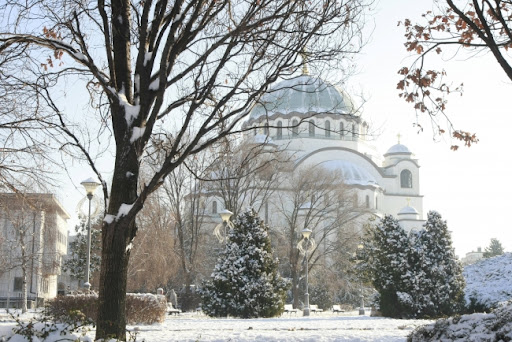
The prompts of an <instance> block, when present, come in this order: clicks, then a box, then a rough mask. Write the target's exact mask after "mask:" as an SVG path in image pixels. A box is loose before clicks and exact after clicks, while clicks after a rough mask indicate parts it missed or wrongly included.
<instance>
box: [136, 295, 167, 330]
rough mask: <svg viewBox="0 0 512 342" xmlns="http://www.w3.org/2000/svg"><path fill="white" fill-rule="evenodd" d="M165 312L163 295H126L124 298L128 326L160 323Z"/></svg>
mask: <svg viewBox="0 0 512 342" xmlns="http://www.w3.org/2000/svg"><path fill="white" fill-rule="evenodd" d="M166 311H167V301H166V299H165V296H163V295H154V294H151V293H128V294H127V296H126V321H127V322H128V324H153V323H157V322H158V323H162V322H163V321H164V319H165V314H166Z"/></svg>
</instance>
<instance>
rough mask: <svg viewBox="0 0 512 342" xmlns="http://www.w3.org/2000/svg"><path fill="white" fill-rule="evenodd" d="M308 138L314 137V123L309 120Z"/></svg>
mask: <svg viewBox="0 0 512 342" xmlns="http://www.w3.org/2000/svg"><path fill="white" fill-rule="evenodd" d="M309 136H310V137H314V136H315V121H313V120H309Z"/></svg>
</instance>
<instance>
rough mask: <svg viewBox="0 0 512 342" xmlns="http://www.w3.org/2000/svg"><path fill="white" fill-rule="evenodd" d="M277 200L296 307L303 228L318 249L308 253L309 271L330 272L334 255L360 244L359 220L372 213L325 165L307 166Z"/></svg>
mask: <svg viewBox="0 0 512 342" xmlns="http://www.w3.org/2000/svg"><path fill="white" fill-rule="evenodd" d="M281 187H282V191H279V192H278V194H279V196H278V199H277V200H276V201H275V203H274V205H275V206H276V208H277V210H278V212H279V215H280V217H282V218H284V221H283V222H282V224H283V225H284V226H283V227H281V228H280V229H276V232H275V233H278V234H280V238H279V240H280V244H282V245H283V248H279V250H281V253H282V254H281V255H280V256H279V257H280V260H281V264H282V265H285V266H286V269H284V270H283V274H284V275H286V276H288V277H289V278H291V280H292V296H293V304H294V306H295V307H298V305H299V300H300V298H299V282H300V280H301V279H302V274H303V271H304V270H303V269H302V255H301V253H300V250H299V249H298V248H297V243H298V242H299V240H300V239H301V237H302V236H301V232H302V230H303V229H306V228H308V229H311V230H312V231H313V233H312V235H311V237H312V238H313V239H314V240H315V246H314V247H313V249H312V250H311V251H309V252H308V264H309V270H311V271H315V269H319V268H322V269H324V270H326V269H329V268H330V267H332V266H333V265H334V257H333V255H334V254H335V253H336V252H337V251H339V250H340V249H341V250H343V249H345V250H348V249H353V245H354V242H357V237H358V236H359V235H360V232H358V230H357V227H358V223H359V222H358V219H360V218H362V217H364V216H365V215H366V214H368V213H369V210H368V209H366V208H363V207H361V206H360V205H359V203H358V201H357V199H356V198H357V197H356V195H357V194H356V190H355V189H353V188H350V187H349V186H347V185H346V184H344V183H343V176H342V174H341V173H339V172H337V171H330V170H326V169H324V168H322V167H321V166H304V167H302V168H301V169H297V170H295V172H294V173H293V174H292V175H291V176H290V177H289V179H288V181H287V182H286V183H285V184H283V185H282V186H281Z"/></svg>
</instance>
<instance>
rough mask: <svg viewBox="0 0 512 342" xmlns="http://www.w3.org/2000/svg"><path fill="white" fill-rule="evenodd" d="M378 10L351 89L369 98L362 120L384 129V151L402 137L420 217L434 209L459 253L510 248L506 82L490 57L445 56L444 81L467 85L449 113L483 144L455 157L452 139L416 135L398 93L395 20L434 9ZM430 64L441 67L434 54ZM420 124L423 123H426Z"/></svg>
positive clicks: (392, 3)
mask: <svg viewBox="0 0 512 342" xmlns="http://www.w3.org/2000/svg"><path fill="white" fill-rule="evenodd" d="M376 7H377V15H376V16H375V17H373V20H374V27H375V30H374V32H373V35H372V38H371V41H370V43H369V44H368V45H367V46H366V48H365V50H364V54H363V55H362V56H361V57H360V58H359V61H358V62H359V63H358V64H359V67H360V73H359V74H358V75H356V76H355V77H353V78H351V80H350V81H349V87H354V88H356V89H357V88H358V87H359V88H360V89H362V90H363V91H364V93H365V94H366V95H367V96H368V102H367V103H366V105H365V108H364V117H365V118H366V119H369V120H370V121H372V122H373V124H374V125H375V126H376V127H380V126H381V125H382V129H383V132H382V134H381V135H380V136H379V137H378V145H377V146H379V148H380V150H381V152H382V153H384V152H386V150H387V148H389V147H390V146H391V145H393V144H395V143H396V142H397V134H398V133H400V134H401V135H402V137H401V143H403V144H405V145H406V146H408V147H409V149H410V150H411V151H412V152H413V153H414V154H415V156H416V158H418V159H419V162H420V165H421V169H420V172H421V174H420V177H421V179H420V186H421V192H422V194H423V195H424V196H425V197H424V212H425V216H426V212H427V211H428V210H437V211H439V212H440V213H441V215H442V216H443V218H444V219H446V220H447V221H448V227H449V229H450V230H451V231H452V233H453V235H452V238H453V243H454V247H455V249H456V253H457V255H459V256H461V257H462V256H464V255H465V254H466V253H467V252H470V251H472V250H476V248H477V247H482V249H483V248H484V247H486V246H488V245H489V241H490V239H491V238H498V239H499V240H500V241H501V242H502V244H503V245H504V247H505V250H506V251H512V229H511V227H510V220H509V213H510V212H511V211H512V207H511V205H512V201H511V194H512V183H511V182H510V181H509V176H510V172H511V169H510V167H511V166H512V154H511V153H510V152H508V150H509V147H510V145H511V141H510V134H509V131H508V130H509V128H510V127H511V124H512V116H511V115H510V114H511V111H510V105H509V102H508V101H507V100H510V94H511V91H512V85H511V82H510V81H509V80H508V79H507V78H506V77H505V74H504V72H503V71H502V70H501V69H500V68H499V66H498V64H497V63H496V62H495V61H494V59H492V57H491V56H484V57H479V58H474V59H470V60H468V59H467V58H465V57H464V56H460V57H458V56H457V57H455V58H449V57H452V56H451V55H449V54H445V55H444V56H443V57H444V59H445V62H444V63H443V64H442V66H443V67H444V69H445V70H446V71H447V73H448V77H449V78H450V80H452V81H453V82H454V84H456V83H461V82H463V83H464V95H463V96H459V95H451V96H450V97H449V98H448V100H449V103H448V110H447V112H448V113H449V114H450V118H451V119H452V121H453V122H454V124H455V125H456V128H459V129H463V130H466V131H470V132H476V133H477V136H478V137H479V138H480V142H479V143H478V144H477V145H474V146H472V147H471V148H469V149H468V148H465V147H461V148H460V149H459V151H457V152H453V151H451V150H450V148H449V147H450V145H451V144H450V142H449V141H446V142H443V141H441V142H434V141H433V136H432V134H431V132H430V131H429V130H428V129H425V132H423V133H421V134H419V135H418V134H417V133H416V129H415V128H414V127H413V126H412V124H413V122H414V121H415V112H414V110H413V109H412V106H411V105H410V104H407V103H405V102H404V101H403V100H402V99H400V98H399V97H398V91H397V90H396V83H397V82H398V80H399V75H398V74H397V71H398V70H399V69H400V68H401V67H402V66H409V65H410V62H411V59H410V58H409V59H408V58H407V56H408V53H407V51H406V50H405V48H404V47H403V43H404V42H405V38H404V37H403V34H404V29H403V27H402V26H400V27H397V22H398V21H399V20H401V21H403V20H404V19H405V18H410V19H411V20H412V21H413V22H414V21H417V20H419V19H421V13H424V12H426V11H427V10H431V9H432V1H431V0H415V1H410V0H381V1H380V2H379V3H378V4H377V5H376ZM431 60H432V62H436V63H440V62H441V60H440V59H438V58H436V57H435V56H434V55H432V59H431ZM438 65H439V64H438ZM423 119H424V120H423V121H424V123H425V124H426V123H427V118H426V117H424V118H423ZM424 126H427V125H424Z"/></svg>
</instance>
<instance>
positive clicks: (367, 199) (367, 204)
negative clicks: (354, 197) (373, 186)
mask: <svg viewBox="0 0 512 342" xmlns="http://www.w3.org/2000/svg"><path fill="white" fill-rule="evenodd" d="M366 208H367V209H368V208H370V196H368V195H366Z"/></svg>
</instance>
